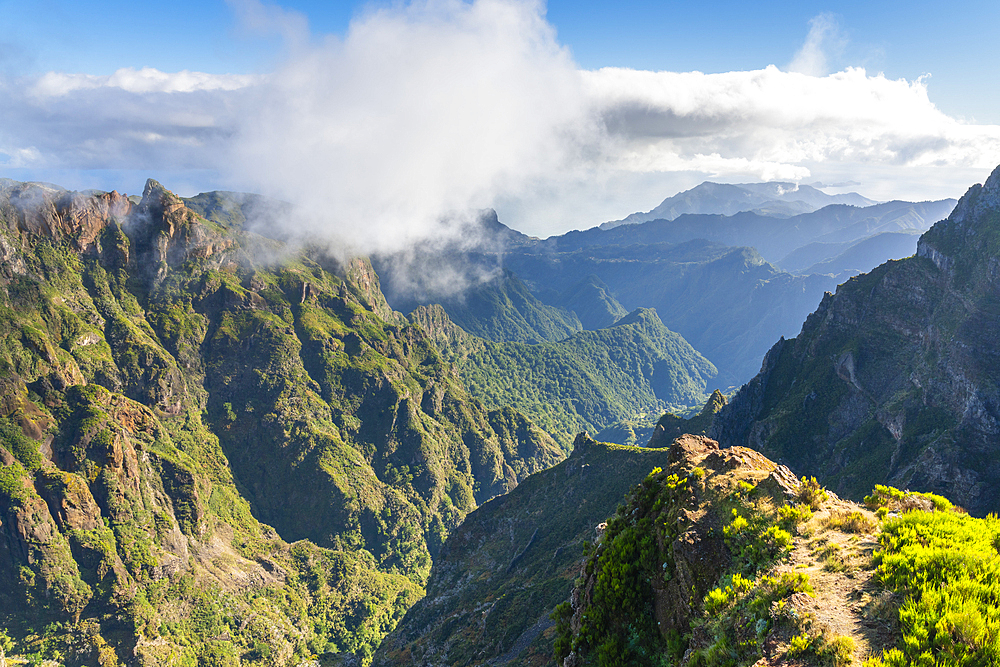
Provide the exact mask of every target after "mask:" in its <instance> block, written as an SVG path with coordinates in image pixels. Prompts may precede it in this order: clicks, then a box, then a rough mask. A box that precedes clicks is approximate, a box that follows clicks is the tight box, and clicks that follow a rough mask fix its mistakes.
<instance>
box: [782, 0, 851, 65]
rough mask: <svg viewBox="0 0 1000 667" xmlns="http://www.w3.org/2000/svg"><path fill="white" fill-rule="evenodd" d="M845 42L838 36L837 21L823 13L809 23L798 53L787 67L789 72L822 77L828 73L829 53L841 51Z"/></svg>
mask: <svg viewBox="0 0 1000 667" xmlns="http://www.w3.org/2000/svg"><path fill="white" fill-rule="evenodd" d="M845 43H846V40H845V39H844V38H843V37H842V36H841V34H840V25H839V24H838V23H837V19H836V18H835V17H834V16H833V14H830V13H828V12H824V13H822V14H820V15H818V16H816V17H814V18H813V19H811V20H810V21H809V34H808V35H807V36H806V41H805V43H804V44H803V45H802V48H801V49H799V51H798V53H796V54H795V57H794V58H793V59H792V62H791V63H789V65H788V71H789V72H798V73H799V74H809V75H810V76H823V75H825V74H829V73H830V65H829V61H830V55H831V53H830V51H833V52H834V54H837V53H839V52H840V51H842V50H843V48H844V45H845Z"/></svg>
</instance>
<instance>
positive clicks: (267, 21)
mask: <svg viewBox="0 0 1000 667" xmlns="http://www.w3.org/2000/svg"><path fill="white" fill-rule="evenodd" d="M234 6H235V7H236V8H237V10H238V13H239V14H240V15H241V16H242V17H243V18H244V20H245V21H246V22H247V24H248V25H256V26H270V27H273V28H275V29H276V30H277V31H278V32H279V33H280V34H282V35H283V36H284V38H285V39H286V40H287V42H288V43H289V45H290V48H289V55H288V58H287V59H286V61H285V62H284V63H283V64H282V65H281V66H280V67H279V68H277V69H276V71H275V72H273V73H271V74H268V75H264V76H259V77H239V76H219V75H209V74H204V73H198V72H178V73H164V72H159V71H156V70H152V69H142V70H130V69H126V70H120V71H119V72H116V73H115V74H114V75H112V76H108V77H96V76H90V75H86V74H64V73H49V74H46V75H44V76H41V77H29V78H9V77H8V78H6V79H0V118H2V119H3V123H2V124H0V166H2V164H3V163H4V162H6V166H7V167H8V169H9V170H10V169H13V168H21V169H22V171H24V170H26V173H33V174H43V173H45V170H66V169H81V170H102V169H104V170H107V169H118V170H124V169H131V170H149V171H150V173H153V172H157V173H159V172H163V171H165V170H166V171H174V172H183V171H184V170H204V169H211V170H214V171H215V172H216V173H217V174H218V179H217V180H218V181H223V182H225V183H226V184H227V185H228V186H229V187H233V188H241V189H254V190H258V191H264V192H266V193H268V194H272V195H275V196H278V197H282V198H285V199H289V200H294V201H296V202H300V203H301V204H303V207H304V209H305V211H306V213H305V214H303V215H302V216H301V217H300V218H298V219H297V220H296V221H295V224H296V225H298V226H300V227H301V228H302V230H303V231H307V232H309V233H314V234H315V233H320V234H328V235H331V236H341V237H349V238H350V240H351V241H352V242H353V243H354V244H355V245H356V246H358V247H359V248H361V249H364V250H371V249H374V248H387V247H390V248H391V247H398V246H400V245H405V244H407V243H409V242H411V241H412V240H413V239H415V238H422V237H427V236H434V235H440V234H445V233H447V231H449V230H454V229H456V228H457V229H460V228H461V224H458V225H457V226H456V225H454V224H451V223H442V222H441V221H442V220H450V221H455V220H457V221H461V220H463V219H464V218H463V214H464V213H466V212H467V211H469V210H474V209H478V208H482V207H485V206H491V205H496V206H498V207H499V208H500V213H501V217H502V219H504V220H505V221H507V222H512V223H514V224H515V225H516V226H519V227H521V228H522V229H525V231H528V232H530V233H538V234H548V233H555V232H558V231H563V230H564V229H566V228H568V227H574V226H576V227H579V226H590V225H592V224H596V223H599V222H601V221H603V220H606V219H612V218H620V217H623V216H624V215H625V214H627V213H629V212H631V211H633V210H637V209H641V208H651V207H652V206H654V205H655V204H657V203H658V202H659V200H661V199H662V198H663V197H665V196H668V195H670V194H673V193H674V192H676V191H677V190H679V189H682V188H684V187H690V186H691V185H694V184H696V183H697V182H699V181H701V180H704V179H705V178H715V179H720V180H758V179H783V180H801V179H805V178H809V179H810V180H815V179H822V180H830V181H838V180H854V181H860V182H861V183H862V185H861V186H860V187H859V189H860V190H861V191H862V192H864V193H865V194H867V195H869V196H874V197H880V198H889V197H892V196H899V197H906V198H918V197H922V198H926V197H932V196H933V197H942V196H953V195H957V194H960V193H961V191H962V188H963V187H964V186H965V185H967V184H968V183H970V182H972V181H974V180H978V179H981V178H983V177H984V176H985V175H986V173H987V172H988V170H989V169H990V168H991V167H993V166H995V164H996V163H997V162H1000V127H997V126H984V125H974V124H966V123H962V122H960V121H958V120H956V119H954V118H951V117H949V116H947V115H946V114H944V113H942V112H941V111H940V110H938V109H937V108H936V107H935V106H934V104H933V103H932V102H931V101H930V99H929V92H928V86H927V81H926V80H924V79H920V80H917V81H904V80H891V79H887V78H885V77H884V76H882V75H880V74H874V75H873V74H870V73H868V72H866V71H865V70H863V69H858V68H847V69H844V70H842V71H839V72H835V73H833V74H823V69H824V68H825V67H826V65H825V64H824V63H825V60H824V51H823V49H824V44H827V43H829V42H830V41H831V39H832V38H835V37H836V36H835V35H834V34H833V28H831V24H830V22H829V20H828V19H826V18H823V17H818V18H817V19H816V20H815V21H814V22H813V26H812V32H811V35H810V37H809V38H808V39H807V40H806V43H805V45H804V46H803V49H802V50H801V51H800V52H799V53H798V54H796V55H795V57H794V58H793V61H792V66H791V67H790V68H794V69H798V70H801V71H799V72H791V71H787V72H786V71H781V70H779V69H777V68H775V67H768V68H766V69H763V70H758V71H750V72H728V73H722V74H702V73H698V72H685V73H676V72H646V71H634V70H626V69H601V70H597V71H581V70H579V69H578V68H577V67H576V65H575V64H574V62H573V60H572V57H571V54H570V53H569V52H568V51H567V50H566V49H565V48H563V47H562V46H561V45H560V44H559V43H558V41H557V39H556V35H555V32H554V30H553V29H552V27H551V25H549V24H548V23H547V22H546V20H545V18H544V6H543V5H542V4H540V3H537V2H531V1H519V0H475V1H474V2H472V3H466V2H460V1H459V0H427V1H423V2H413V3H410V4H408V5H397V6H394V8H393V9H385V10H382V11H374V12H372V13H369V14H366V15H363V16H359V17H358V18H357V19H356V20H355V21H354V22H353V23H352V24H351V27H350V29H349V31H348V32H347V34H346V35H345V36H344V38H343V39H339V38H336V37H325V38H317V37H315V36H312V35H310V34H309V33H308V29H307V25H306V23H305V21H304V19H303V18H302V17H301V16H298V15H295V14H290V13H288V12H284V11H282V10H281V9H280V8H276V7H273V6H265V5H261V4H259V3H257V2H256V0H242V1H240V2H236V1H235V0H234ZM834 41H835V39H834ZM12 175H14V176H16V175H17V173H12ZM114 185H115V184H114V183H109V184H106V185H105V186H106V187H112V186H114ZM168 185H170V183H168ZM213 185H215V184H213Z"/></svg>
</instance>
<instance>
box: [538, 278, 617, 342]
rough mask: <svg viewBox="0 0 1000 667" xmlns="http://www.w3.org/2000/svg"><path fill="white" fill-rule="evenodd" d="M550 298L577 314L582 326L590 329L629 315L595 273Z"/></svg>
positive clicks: (600, 327) (554, 302) (609, 323)
mask: <svg viewBox="0 0 1000 667" xmlns="http://www.w3.org/2000/svg"><path fill="white" fill-rule="evenodd" d="M550 298H551V299H552V303H553V305H556V304H558V305H559V306H561V307H562V308H565V309H566V310H568V311H570V312H572V313H574V314H576V316H577V317H578V318H579V320H580V324H581V326H583V328H584V329H587V330H590V331H594V330H596V329H604V328H606V327H609V326H611V325H612V324H614V323H615V322H617V321H618V320H620V319H621V318H623V317H625V316H626V315H628V311H627V310H625V308H624V307H623V306H622V305H621V304H620V303H619V302H618V299H616V298H615V297H614V295H613V294H611V288H609V287H608V286H607V285H605V284H604V281H602V280H601V279H600V278H599V277H597V276H596V275H593V274H591V275H589V276H585V277H584V278H582V279H580V281H579V282H578V283H576V284H575V285H571V286H570V287H569V288H567V289H566V291H564V292H562V293H560V294H555V295H553V296H551V297H550Z"/></svg>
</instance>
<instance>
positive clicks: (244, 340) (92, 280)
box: [0, 180, 562, 665]
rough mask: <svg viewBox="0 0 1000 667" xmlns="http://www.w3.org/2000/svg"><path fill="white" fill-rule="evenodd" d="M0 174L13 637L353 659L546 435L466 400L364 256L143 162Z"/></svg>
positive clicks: (152, 659)
mask: <svg viewBox="0 0 1000 667" xmlns="http://www.w3.org/2000/svg"><path fill="white" fill-rule="evenodd" d="M0 185H2V187H0V230H2V232H0V287H2V291H0V431H2V436H3V437H2V447H0V456H2V457H3V464H4V466H3V468H2V479H0V580H2V582H3V585H2V586H0V597H2V600H0V626H3V627H6V628H7V629H8V630H9V631H10V632H11V633H12V635H14V638H15V640H16V646H15V650H17V651H19V652H21V653H32V654H36V655H38V656H39V657H55V658H57V659H60V660H64V661H66V662H67V663H69V664H83V663H86V664H97V663H98V662H100V664H102V665H103V664H112V662H108V661H113V660H119V661H128V662H130V663H133V662H136V661H138V662H140V663H142V664H162V663H165V662H170V661H180V662H190V663H192V664H194V662H198V663H199V664H201V663H204V664H241V663H243V664H254V663H260V664H264V663H268V664H271V663H273V664H284V663H291V662H296V661H299V660H301V659H304V658H306V657H309V656H312V655H318V654H324V653H325V654H331V655H332V654H335V653H338V652H350V653H353V654H356V655H357V656H358V658H359V659H360V660H362V661H363V662H365V661H367V660H368V659H369V658H370V655H371V653H372V651H373V650H374V648H375V646H377V644H378V642H379V641H380V640H381V638H382V636H383V635H384V634H385V633H386V632H387V631H388V630H389V629H391V628H392V627H393V626H394V625H395V623H396V622H397V621H398V619H399V618H400V617H401V615H402V612H403V611H404V610H405V609H406V608H407V607H408V606H409V605H410V604H412V603H413V602H414V601H415V600H416V599H417V598H418V597H419V596H420V595H421V594H422V592H423V585H424V583H425V582H426V579H427V575H428V572H429V570H430V564H431V557H432V555H433V554H435V553H436V552H437V551H438V549H439V548H440V546H441V544H442V543H443V541H444V539H445V538H446V537H447V535H448V534H449V533H450V532H451V531H452V530H453V529H454V528H455V527H456V526H457V525H458V524H459V523H460V522H461V521H462V519H463V518H464V516H465V515H466V513H468V512H469V511H471V510H473V509H475V507H476V506H477V505H478V504H480V503H483V502H485V501H487V500H488V499H490V498H492V497H494V496H497V495H499V494H503V493H506V492H508V491H510V490H511V489H512V488H514V487H515V486H516V485H517V484H518V483H519V482H520V481H521V480H522V479H524V478H525V477H526V476H528V475H529V474H531V473H532V472H535V471H537V470H541V469H544V468H546V467H548V466H550V465H552V464H554V463H556V462H557V461H558V460H559V459H560V458H561V457H562V454H561V451H560V450H559V448H558V446H557V445H556V444H555V442H554V441H552V439H551V438H549V437H548V436H547V435H546V434H545V433H543V432H542V431H540V430H539V429H538V428H537V427H535V426H534V425H533V424H532V423H531V422H530V421H528V420H527V419H526V418H525V417H524V416H523V415H521V414H520V413H517V412H515V411H513V410H511V409H506V408H499V407H498V408H497V409H492V410H489V409H486V408H484V407H483V406H482V405H481V404H480V403H479V402H478V401H476V400H475V399H472V398H470V397H469V395H468V393H467V392H466V390H465V389H464V387H463V385H462V384H461V382H460V381H459V380H458V379H457V378H456V376H455V373H454V372H453V371H452V369H451V367H450V365H449V364H448V363H447V362H445V361H444V360H443V359H442V358H441V356H440V355H439V354H438V352H437V351H436V349H435V348H434V346H433V345H431V343H430V342H429V341H428V339H427V336H426V335H425V334H424V332H423V331H422V330H421V329H420V328H419V327H415V326H412V325H409V324H407V323H406V322H405V321H404V320H402V318H401V317H400V316H398V314H395V313H393V312H392V310H391V309H390V308H389V307H388V305H387V304H386V303H385V299H384V297H382V294H381V291H380V289H379V283H378V277H377V276H376V275H375V273H374V271H373V270H372V268H371V265H370V264H369V263H368V262H367V260H364V259H350V260H346V259H345V260H338V259H334V258H331V257H330V256H328V255H326V254H323V253H314V254H313V255H309V254H306V253H297V252H291V251H289V250H287V249H285V248H284V247H283V246H282V245H281V244H280V243H278V242H275V241H272V240H268V239H266V238H263V237H261V236H259V235H256V234H253V233H248V232H245V231H243V230H242V229H240V227H239V225H232V226H230V227H227V226H226V225H223V224H221V223H217V222H212V221H209V220H207V219H205V218H204V217H202V216H201V215H199V214H198V213H196V212H194V211H192V210H191V209H190V208H188V207H187V206H186V205H185V203H184V201H183V200H181V199H180V198H178V197H176V196H175V195H173V194H172V193H170V192H169V191H167V190H166V189H165V188H163V187H162V186H161V185H160V184H158V183H156V182H155V181H152V180H150V181H149V182H148V183H147V185H146V188H145V191H144V193H143V196H142V198H141V200H140V201H139V202H138V203H137V204H136V203H133V201H131V200H130V199H128V198H126V197H123V196H121V195H118V194H117V193H86V194H84V193H71V192H68V191H65V190H61V189H58V188H54V187H49V186H44V185H38V184H21V183H13V182H9V181H4V182H3V183H2V184H0ZM271 526H273V528H272V527H271ZM102 656H103V657H102Z"/></svg>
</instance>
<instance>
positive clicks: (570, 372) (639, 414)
mask: <svg viewBox="0 0 1000 667" xmlns="http://www.w3.org/2000/svg"><path fill="white" fill-rule="evenodd" d="M410 318H411V320H412V321H414V322H415V323H417V324H419V325H420V326H422V327H423V328H424V329H425V330H426V331H428V332H429V333H430V334H431V337H432V339H433V340H434V341H435V342H436V344H437V345H438V347H439V349H441V350H442V352H443V353H444V355H445V357H446V358H448V359H449V360H450V361H452V362H453V363H454V365H455V368H456V369H457V371H458V373H459V375H460V376H461V378H462V380H463V381H464V382H465V384H466V386H467V387H468V389H469V392H470V393H472V394H473V395H474V396H476V397H477V398H479V399H480V400H482V401H483V403H484V404H486V405H488V406H501V405H510V406H512V407H514V408H515V409H517V410H520V411H522V412H524V413H525V414H527V415H529V416H530V417H531V419H532V421H533V422H535V423H536V424H538V425H539V426H541V427H543V428H545V429H546V430H547V431H548V432H549V433H551V434H552V435H553V436H554V437H555V438H556V439H557V440H558V441H559V442H561V443H564V445H565V446H568V445H569V443H570V442H572V439H573V437H574V435H575V434H576V433H578V432H580V431H584V430H586V431H589V432H591V433H597V432H599V431H601V430H602V429H604V428H605V427H607V426H609V425H611V424H613V423H615V422H625V421H629V420H632V421H634V420H636V419H637V418H645V419H649V420H655V418H656V416H657V415H659V414H661V413H662V412H663V411H664V410H667V409H675V408H678V407H687V406H690V405H696V404H698V403H701V402H702V401H703V400H704V396H705V393H706V390H707V385H708V382H710V381H711V379H712V378H713V377H714V376H715V374H716V371H715V367H714V366H712V364H711V363H710V362H709V361H707V360H706V359H705V358H704V357H702V356H701V355H700V354H698V353H697V352H696V351H695V350H694V349H693V348H692V347H691V346H690V345H688V344H687V342H686V341H685V340H684V339H683V338H681V337H680V336H679V335H677V334H675V333H673V332H672V331H670V330H669V329H667V328H666V327H665V326H663V323H662V322H661V321H660V319H659V317H657V315H656V312H655V311H652V310H644V309H640V310H637V311H635V312H633V313H631V314H630V315H628V316H626V317H624V318H622V319H620V320H619V321H618V322H617V323H616V324H614V325H613V326H611V327H608V328H606V329H600V330H597V331H582V332H579V333H576V334H574V335H573V336H571V337H569V338H567V339H565V340H562V341H559V342H556V343H540V344H537V345H529V344H525V343H502V342H495V341H490V340H484V339H482V338H477V337H473V336H470V335H468V334H466V333H465V332H464V331H463V330H462V329H461V328H459V327H457V326H455V325H454V324H453V323H452V322H451V321H450V319H449V318H448V315H447V314H446V313H445V312H444V309H443V308H441V307H440V306H436V307H435V306H432V307H420V308H418V309H417V310H415V311H414V312H413V313H412V314H411V315H410ZM640 444H645V443H644V442H643V443H640Z"/></svg>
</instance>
